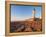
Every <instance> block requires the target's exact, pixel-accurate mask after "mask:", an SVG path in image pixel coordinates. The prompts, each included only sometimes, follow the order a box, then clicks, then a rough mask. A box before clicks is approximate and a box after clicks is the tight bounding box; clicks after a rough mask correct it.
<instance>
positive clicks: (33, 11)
mask: <svg viewBox="0 0 46 37" xmlns="http://www.w3.org/2000/svg"><path fill="white" fill-rule="evenodd" d="M35 14H36V10H35V8H34V9H33V10H32V18H33V21H34V20H35Z"/></svg>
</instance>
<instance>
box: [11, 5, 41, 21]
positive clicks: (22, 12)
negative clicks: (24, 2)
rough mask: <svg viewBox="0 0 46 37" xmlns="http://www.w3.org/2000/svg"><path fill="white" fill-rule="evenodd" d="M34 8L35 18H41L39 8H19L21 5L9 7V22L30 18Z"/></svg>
mask: <svg viewBox="0 0 46 37" xmlns="http://www.w3.org/2000/svg"><path fill="white" fill-rule="evenodd" d="M34 8H35V10H36V14H35V17H37V18H40V17H41V7H40V6H21V5H11V21H15V20H16V21H17V20H24V19H27V18H32V11H33V9H34Z"/></svg>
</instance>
